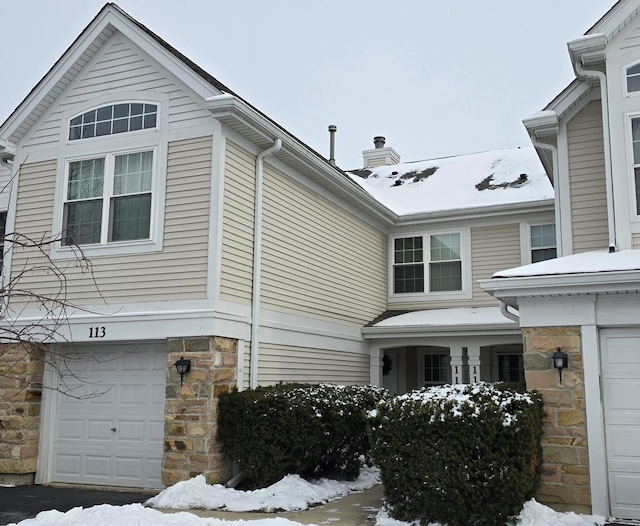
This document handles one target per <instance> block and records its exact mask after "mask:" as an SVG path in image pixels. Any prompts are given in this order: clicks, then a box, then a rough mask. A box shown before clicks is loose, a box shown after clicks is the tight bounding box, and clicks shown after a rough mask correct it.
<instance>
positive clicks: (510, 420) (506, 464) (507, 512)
mask: <svg viewBox="0 0 640 526" xmlns="http://www.w3.org/2000/svg"><path fill="white" fill-rule="evenodd" d="M369 417H370V421H369V423H370V426H369V436H370V440H371V457H372V459H373V461H374V463H375V464H376V465H378V466H379V467H380V471H381V477H382V482H383V484H384V487H385V491H386V495H387V503H388V504H389V506H390V511H391V514H392V516H393V517H395V518H396V519H400V520H404V521H413V520H420V522H421V523H422V524H427V523H429V522H440V523H442V524H447V525H448V526H463V525H464V526H467V525H483V526H484V525H487V526H488V525H504V524H505V522H506V520H507V519H508V518H509V517H512V516H514V515H517V514H518V513H519V512H520V511H521V509H522V506H523V504H524V503H525V502H526V501H527V500H529V499H530V498H532V497H533V496H534V493H535V491H536V488H537V486H538V483H539V479H540V469H541V458H542V457H541V455H542V452H541V445H540V438H541V435H542V418H543V405H542V399H541V397H540V396H539V395H538V394H537V393H535V392H531V393H526V392H522V391H519V390H518V389H517V388H515V387H511V386H507V385H505V384H488V383H479V384H470V385H453V386H443V387H438V388H429V389H421V390H417V391H414V392H412V393H409V394H406V395H402V396H398V397H396V398H394V399H389V400H384V401H382V402H381V403H380V404H379V405H378V407H377V408H376V409H375V410H374V411H372V412H371V413H370V414H369Z"/></svg>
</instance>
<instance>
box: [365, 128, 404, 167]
mask: <svg viewBox="0 0 640 526" xmlns="http://www.w3.org/2000/svg"><path fill="white" fill-rule="evenodd" d="M385 143H386V139H385V138H384V137H382V136H381V135H377V136H376V137H374V138H373V146H374V148H373V150H364V151H363V152H362V157H363V159H364V168H375V167H376V166H390V165H392V164H398V163H399V162H400V154H399V153H398V152H396V151H395V150H394V149H393V148H391V147H390V146H385Z"/></svg>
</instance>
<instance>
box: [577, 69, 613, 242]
mask: <svg viewBox="0 0 640 526" xmlns="http://www.w3.org/2000/svg"><path fill="white" fill-rule="evenodd" d="M574 66H575V70H576V73H578V75H582V76H583V77H584V78H592V79H593V78H595V79H598V80H599V81H600V99H601V101H602V130H603V134H604V177H605V185H606V188H607V221H608V223H609V252H616V251H617V250H618V242H617V239H616V219H615V208H614V206H615V205H614V198H613V177H612V175H611V131H610V129H609V95H608V93H609V89H608V87H607V76H606V75H605V74H604V73H603V72H602V71H597V70H587V69H584V67H583V66H582V61H581V60H576V61H575V63H574Z"/></svg>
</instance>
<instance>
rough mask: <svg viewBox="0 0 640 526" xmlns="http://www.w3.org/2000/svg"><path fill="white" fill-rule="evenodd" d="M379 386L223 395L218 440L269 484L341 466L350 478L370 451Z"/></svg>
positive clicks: (297, 387) (259, 482)
mask: <svg viewBox="0 0 640 526" xmlns="http://www.w3.org/2000/svg"><path fill="white" fill-rule="evenodd" d="M385 393H386V391H385V390H384V389H382V388H379V387H360V386H338V385H329V384H319V385H303V384H286V385H278V386H271V387H262V388H258V389H255V390H248V391H241V392H234V393H228V394H225V395H222V396H221V397H220V400H219V405H218V440H220V441H221V442H222V443H223V444H224V447H225V451H226V452H227V454H228V455H229V456H230V457H231V458H232V459H233V460H235V461H236V462H238V464H239V466H240V469H241V470H242V472H243V473H244V474H245V475H246V477H247V478H248V479H249V485H250V486H252V487H264V486H268V485H270V484H273V483H274V482H277V481H278V480H280V479H281V478H282V477H284V476H286V475H288V474H292V473H297V474H300V475H303V476H310V475H312V474H314V473H320V472H328V471H334V470H340V471H342V472H343V473H344V475H345V476H346V477H347V478H349V479H354V478H356V477H357V476H358V475H359V473H360V465H361V460H360V457H361V456H362V455H364V456H365V457H367V456H368V452H369V440H368V436H367V431H366V429H367V421H366V413H367V411H369V410H371V409H373V408H374V407H375V406H376V404H377V403H378V402H379V401H380V400H381V399H382V398H383V396H385Z"/></svg>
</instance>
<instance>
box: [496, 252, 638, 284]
mask: <svg viewBox="0 0 640 526" xmlns="http://www.w3.org/2000/svg"><path fill="white" fill-rule="evenodd" d="M634 270H640V250H620V251H619V252H609V251H608V250H598V251H595V252H583V253H581V254H573V255H571V256H565V257H561V258H557V259H549V260H546V261H540V262H539V263H532V264H531V265H524V266H522V267H515V268H510V269H507V270H501V271H499V272H496V273H495V274H494V275H493V277H494V278H516V277H531V276H552V275H559V274H590V273H594V272H621V271H634Z"/></svg>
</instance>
